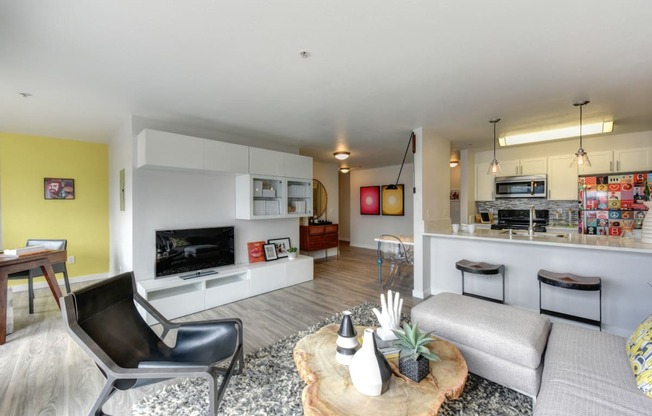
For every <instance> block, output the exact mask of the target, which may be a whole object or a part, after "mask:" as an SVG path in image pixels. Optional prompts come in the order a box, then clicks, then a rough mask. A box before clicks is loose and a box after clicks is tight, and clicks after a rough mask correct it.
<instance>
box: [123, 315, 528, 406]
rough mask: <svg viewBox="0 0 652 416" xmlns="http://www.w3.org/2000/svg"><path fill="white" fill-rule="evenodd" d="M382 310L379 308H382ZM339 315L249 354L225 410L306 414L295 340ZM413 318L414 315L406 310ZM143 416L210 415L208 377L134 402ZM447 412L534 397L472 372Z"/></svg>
mask: <svg viewBox="0 0 652 416" xmlns="http://www.w3.org/2000/svg"><path fill="white" fill-rule="evenodd" d="M374 307H378V306H377V305H374V304H372V303H364V304H362V305H359V306H356V307H355V308H352V309H351V313H352V315H353V323H354V324H355V325H364V326H376V325H378V323H377V321H376V317H375V315H374V314H373V312H372V309H373V308H374ZM379 309H380V308H379ZM341 320H342V315H341V314H337V315H335V316H332V317H331V318H329V319H326V320H324V321H322V322H320V323H318V324H316V325H314V326H312V327H310V328H308V329H306V330H305V331H300V332H297V333H296V334H294V335H291V336H289V337H287V338H285V339H283V340H281V341H278V342H276V343H274V344H272V345H269V346H267V347H265V348H262V349H260V350H258V351H256V352H254V353H251V354H247V355H246V356H245V371H244V372H243V373H242V374H241V375H239V376H233V377H232V378H231V381H230V383H229V386H228V387H227V389H226V393H225V394H224V398H223V400H222V403H221V405H220V408H219V414H220V415H233V416H236V415H237V416H241V415H260V416H263V415H265V416H267V415H302V414H303V408H302V406H301V392H302V390H303V388H304V387H305V384H304V382H303V381H302V380H301V378H300V377H299V374H298V373H297V371H296V366H295V364H294V359H293V357H292V352H293V350H294V346H295V344H296V343H297V342H298V341H299V340H300V339H301V338H303V337H304V336H306V335H308V334H310V333H312V332H315V331H316V330H318V329H319V328H321V327H322V326H324V325H328V324H331V323H339V322H341ZM403 320H405V321H409V316H407V315H405V314H404V315H403ZM132 410H133V414H134V415H139V416H169V415H175V416H204V415H208V384H207V383H206V382H205V381H204V380H203V379H185V380H183V381H182V382H180V383H177V384H169V385H166V386H165V387H163V388H162V389H161V390H159V391H158V392H157V393H156V394H154V395H152V396H149V397H146V398H145V399H143V400H142V401H140V402H139V403H137V404H135V405H134V407H133V409H132ZM439 414H440V415H443V416H453V415H455V416H459V415H465V416H472V415H483V416H484V415H492V416H499V415H504V416H508V415H509V416H517V415H518V416H521V415H531V414H532V399H531V398H529V397H527V396H525V395H523V394H520V393H517V392H515V391H513V390H510V389H508V388H505V387H502V386H500V385H498V384H496V383H493V382H491V381H489V380H486V379H484V378H482V377H479V376H476V375H475V374H469V378H468V380H467V383H466V385H465V387H464V392H463V393H462V396H461V397H460V398H459V399H457V400H448V401H446V402H444V404H443V405H442V407H441V409H440V411H439Z"/></svg>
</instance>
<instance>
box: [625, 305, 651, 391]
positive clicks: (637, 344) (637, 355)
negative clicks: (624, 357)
mask: <svg viewBox="0 0 652 416" xmlns="http://www.w3.org/2000/svg"><path fill="white" fill-rule="evenodd" d="M625 347H626V349H627V354H628V355H629V364H630V365H631V366H632V371H633V372H634V376H635V377H636V384H637V385H638V388H639V389H641V390H642V391H643V392H644V393H645V394H646V395H647V396H648V397H650V398H652V315H650V316H649V317H648V318H647V319H646V320H645V321H643V322H642V323H641V324H640V325H639V326H638V328H636V330H635V331H634V333H633V334H632V336H631V337H629V339H628V340H627V344H626V346H625Z"/></svg>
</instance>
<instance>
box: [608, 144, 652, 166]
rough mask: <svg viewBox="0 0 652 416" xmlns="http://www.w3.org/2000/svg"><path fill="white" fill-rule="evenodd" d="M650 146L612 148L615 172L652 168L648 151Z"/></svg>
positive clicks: (651, 149)
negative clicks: (623, 148) (622, 148)
mask: <svg viewBox="0 0 652 416" xmlns="http://www.w3.org/2000/svg"><path fill="white" fill-rule="evenodd" d="M651 151H652V148H649V147H643V148H638V149H625V150H614V161H615V164H616V166H615V169H614V171H615V172H633V171H637V170H645V171H647V170H652V166H651V164H650V153H651Z"/></svg>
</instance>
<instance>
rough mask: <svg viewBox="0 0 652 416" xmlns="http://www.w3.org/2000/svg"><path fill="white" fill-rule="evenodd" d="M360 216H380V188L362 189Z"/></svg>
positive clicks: (363, 187) (362, 187)
mask: <svg viewBox="0 0 652 416" xmlns="http://www.w3.org/2000/svg"><path fill="white" fill-rule="evenodd" d="M360 214H362V215H380V186H361V187H360Z"/></svg>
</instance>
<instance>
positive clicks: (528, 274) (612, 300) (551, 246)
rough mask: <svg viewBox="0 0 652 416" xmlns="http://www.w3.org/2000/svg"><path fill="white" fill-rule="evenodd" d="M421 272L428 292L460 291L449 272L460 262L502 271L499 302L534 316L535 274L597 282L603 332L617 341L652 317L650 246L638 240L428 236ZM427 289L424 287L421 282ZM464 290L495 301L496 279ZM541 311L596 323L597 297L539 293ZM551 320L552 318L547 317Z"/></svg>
mask: <svg viewBox="0 0 652 416" xmlns="http://www.w3.org/2000/svg"><path fill="white" fill-rule="evenodd" d="M427 231H431V232H426V233H424V235H423V240H424V241H423V242H424V253H425V256H424V257H425V261H424V269H425V270H426V274H427V275H428V276H429V277H430V281H429V284H430V290H429V291H430V293H432V294H437V293H440V292H453V293H461V292H462V277H461V274H460V272H459V270H457V269H456V268H455V262H456V261H458V260H461V259H467V260H471V261H483V262H487V263H493V264H504V265H505V276H506V277H505V297H506V299H505V303H507V304H510V305H514V306H518V307H522V308H526V309H530V310H533V311H537V312H538V310H539V282H538V280H537V273H538V271H539V269H546V270H550V271H553V272H568V273H574V274H579V275H585V276H599V277H600V278H602V328H603V330H605V331H608V332H611V333H615V334H618V335H621V336H629V335H630V334H631V332H632V331H633V330H634V328H636V326H638V324H639V323H640V322H641V321H643V320H644V319H645V318H646V317H647V316H648V315H650V314H651V313H652V302H651V300H652V287H651V286H650V284H652V244H645V243H641V242H640V241H639V240H637V239H633V238H624V237H610V236H592V235H582V234H574V233H558V232H553V233H535V235H534V236H532V237H530V236H528V235H527V232H526V231H518V232H514V233H513V234H511V235H510V233H509V232H508V231H497V230H482V229H476V231H475V233H472V234H470V233H467V232H459V233H453V232H451V231H449V230H443V231H442V230H427ZM426 283H427V282H426ZM466 289H467V290H468V291H471V292H474V293H481V294H484V295H486V296H489V297H500V291H501V290H502V289H501V286H500V282H499V279H492V278H491V276H474V277H473V278H467V279H466ZM542 294H543V303H544V307H546V308H547V309H554V310H559V311H563V312H566V313H570V314H574V315H581V316H586V317H588V318H591V319H598V317H599V313H598V293H597V292H582V291H575V290H560V289H559V288H551V287H548V286H547V285H543V287H542ZM552 320H553V321H554V320H555V319H552Z"/></svg>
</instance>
